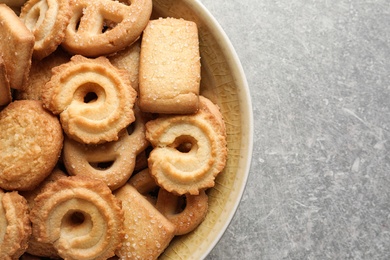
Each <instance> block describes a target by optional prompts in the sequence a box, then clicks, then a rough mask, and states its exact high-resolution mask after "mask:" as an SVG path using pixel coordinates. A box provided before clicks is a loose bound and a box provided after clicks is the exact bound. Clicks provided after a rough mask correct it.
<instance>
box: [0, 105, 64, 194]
mask: <svg viewBox="0 0 390 260" xmlns="http://www.w3.org/2000/svg"><path fill="white" fill-rule="evenodd" d="M62 142H63V134H62V129H61V125H60V122H59V120H58V118H57V117H55V116H54V115H53V114H51V113H50V112H49V111H47V110H45V109H44V108H43V106H42V103H41V102H40V101H36V100H21V101H14V102H12V103H10V104H9V105H8V106H7V107H6V108H4V110H2V111H1V112H0V147H1V149H0V187H1V188H3V189H5V190H31V189H34V188H35V187H37V186H38V185H39V184H40V182H41V181H43V180H44V179H45V178H46V177H47V176H48V175H49V174H50V173H51V171H52V170H53V168H54V166H55V165H56V163H57V161H58V158H59V156H60V154H61V149H62Z"/></svg>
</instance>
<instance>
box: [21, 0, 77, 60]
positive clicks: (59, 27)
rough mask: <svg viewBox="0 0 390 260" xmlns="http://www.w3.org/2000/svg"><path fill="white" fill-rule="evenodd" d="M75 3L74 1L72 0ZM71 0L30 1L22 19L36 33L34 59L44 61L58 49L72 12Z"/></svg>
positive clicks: (24, 9)
mask: <svg viewBox="0 0 390 260" xmlns="http://www.w3.org/2000/svg"><path fill="white" fill-rule="evenodd" d="M72 1H73V0H72ZM69 2H70V1H69V0H29V1H27V3H26V4H25V5H24V6H23V7H22V11H21V13H20V19H21V20H22V21H23V23H24V24H25V25H26V26H27V28H28V29H29V30H30V31H31V32H33V33H34V36H35V44H34V52H33V57H34V58H36V59H39V60H41V59H43V58H44V57H46V56H48V55H49V54H50V53H52V52H54V51H55V50H56V49H57V46H58V45H60V44H61V42H62V41H63V39H64V37H65V28H66V26H68V24H69V20H70V17H71V15H72V10H71V9H70V4H69Z"/></svg>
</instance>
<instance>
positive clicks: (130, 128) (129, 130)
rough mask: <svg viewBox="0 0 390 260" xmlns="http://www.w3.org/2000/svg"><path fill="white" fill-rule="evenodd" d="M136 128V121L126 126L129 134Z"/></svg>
mask: <svg viewBox="0 0 390 260" xmlns="http://www.w3.org/2000/svg"><path fill="white" fill-rule="evenodd" d="M134 129H135V122H133V123H131V124H130V125H128V126H127V127H126V130H127V134H128V135H131V134H132V133H133V132H134Z"/></svg>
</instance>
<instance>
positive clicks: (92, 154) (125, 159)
mask: <svg viewBox="0 0 390 260" xmlns="http://www.w3.org/2000/svg"><path fill="white" fill-rule="evenodd" d="M135 114H136V120H135V121H134V122H133V124H132V125H131V126H132V128H133V129H132V131H131V129H130V130H127V131H124V132H125V133H123V135H121V137H120V138H119V140H118V141H113V142H109V143H104V144H100V145H86V144H81V143H79V142H76V141H74V140H71V139H69V138H65V142H64V149H63V160H64V164H65V167H66V169H67V171H68V173H69V174H71V175H83V176H88V177H91V178H94V179H99V180H102V181H104V182H105V183H106V184H107V185H108V186H109V187H110V188H111V190H115V189H117V188H119V187H121V186H122V185H123V184H124V183H125V182H126V181H127V180H128V179H129V178H130V176H131V174H132V173H133V170H134V167H135V163H136V157H137V155H138V154H139V153H140V152H141V151H143V150H144V149H145V148H146V147H147V146H148V145H149V142H148V141H147V140H146V138H145V119H144V117H143V115H142V113H141V111H139V109H135ZM128 128H130V127H128Z"/></svg>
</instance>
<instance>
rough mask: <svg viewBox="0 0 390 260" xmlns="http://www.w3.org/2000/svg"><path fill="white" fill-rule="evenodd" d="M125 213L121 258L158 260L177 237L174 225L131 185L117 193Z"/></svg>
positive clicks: (117, 253) (119, 253)
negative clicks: (175, 236)
mask: <svg viewBox="0 0 390 260" xmlns="http://www.w3.org/2000/svg"><path fill="white" fill-rule="evenodd" d="M114 195H115V196H116V197H117V198H118V199H120V200H121V201H122V205H123V210H124V214H125V224H124V228H125V240H124V241H123V243H122V246H121V247H120V248H119V249H118V250H117V251H116V255H117V256H119V257H120V258H121V259H157V258H158V256H159V255H160V254H161V253H162V252H163V251H164V250H165V248H166V247H167V246H168V245H169V243H170V241H171V240H172V238H173V237H174V232H175V226H174V225H173V224H172V223H171V222H169V221H168V220H167V219H166V218H165V217H164V216H163V215H162V214H161V213H160V212H159V211H158V210H157V209H156V208H155V207H154V206H153V205H152V204H150V203H149V202H148V201H147V200H146V199H145V198H144V197H143V196H142V195H141V194H140V193H139V192H138V191H137V190H136V189H135V188H134V187H133V186H132V185H130V184H125V185H124V186H122V187H121V188H119V189H118V190H116V191H115V192H114Z"/></svg>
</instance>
